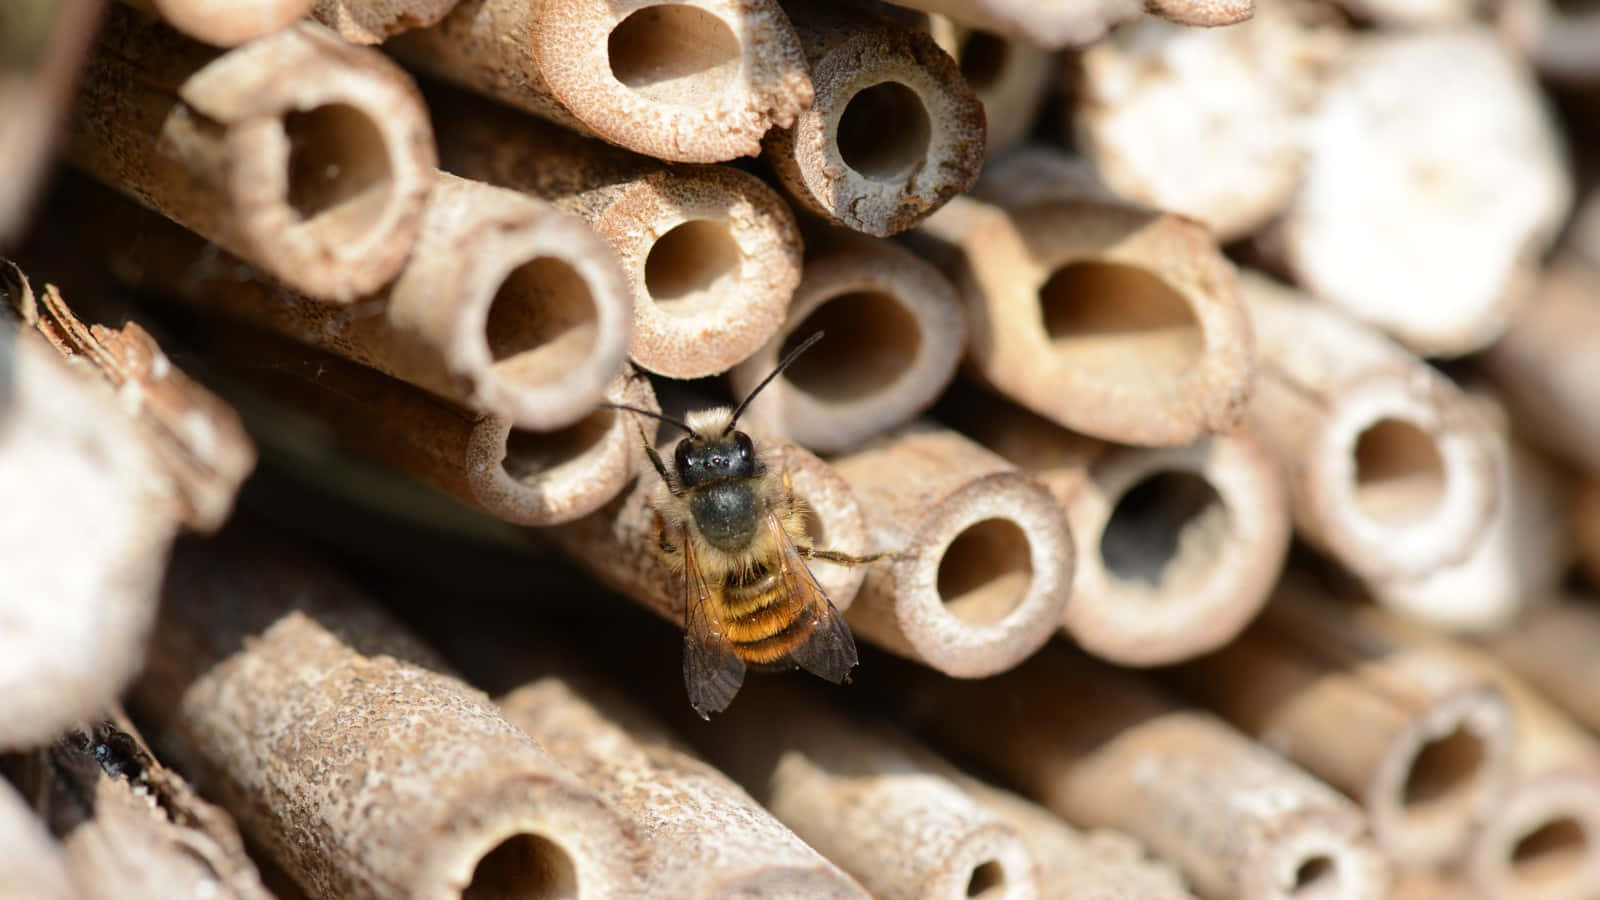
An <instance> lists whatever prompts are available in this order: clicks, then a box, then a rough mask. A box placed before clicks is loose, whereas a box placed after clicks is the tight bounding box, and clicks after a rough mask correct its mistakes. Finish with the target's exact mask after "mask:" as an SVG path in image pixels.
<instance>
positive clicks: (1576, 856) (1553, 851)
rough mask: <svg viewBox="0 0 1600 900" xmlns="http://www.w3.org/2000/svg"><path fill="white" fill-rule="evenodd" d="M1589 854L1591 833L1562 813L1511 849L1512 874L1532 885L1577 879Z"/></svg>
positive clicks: (1527, 835) (1526, 835)
mask: <svg viewBox="0 0 1600 900" xmlns="http://www.w3.org/2000/svg"><path fill="white" fill-rule="evenodd" d="M1588 857H1589V834H1588V832H1587V831H1586V830H1584V827H1583V825H1581V824H1580V823H1579V822H1578V820H1577V819H1574V818H1572V817H1570V816H1562V817H1560V818H1557V819H1552V820H1550V821H1548V822H1545V823H1544V824H1542V825H1540V826H1539V827H1538V828H1535V829H1534V830H1532V831H1530V832H1528V833H1527V834H1525V835H1523V836H1522V838H1521V839H1520V840H1518V841H1517V843H1516V846H1515V847H1513V848H1512V849H1511V859H1510V869H1511V874H1512V876H1513V877H1514V878H1516V879H1517V880H1518V881H1520V882H1522V883H1524V884H1525V885H1527V886H1529V887H1533V886H1535V885H1540V884H1546V883H1551V882H1561V881H1569V880H1573V879H1576V878H1577V877H1578V876H1579V873H1580V872H1581V871H1582V870H1583V869H1584V863H1585V861H1586V860H1587V859H1588Z"/></svg>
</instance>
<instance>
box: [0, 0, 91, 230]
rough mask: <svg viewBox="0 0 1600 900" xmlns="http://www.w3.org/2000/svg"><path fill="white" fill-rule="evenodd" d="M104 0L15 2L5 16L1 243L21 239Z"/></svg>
mask: <svg viewBox="0 0 1600 900" xmlns="http://www.w3.org/2000/svg"><path fill="white" fill-rule="evenodd" d="M104 5H105V4H104V2H103V0H65V2H63V0H11V2H10V3H9V4H8V11H7V12H6V13H4V14H3V15H4V21H0V61H3V62H0V172H4V173H6V176H5V178H4V179H3V180H0V248H9V247H11V246H12V245H13V244H15V243H16V242H17V241H18V240H19V239H20V238H21V236H22V233H23V229H24V228H25V227H26V225H27V223H28V219H29V214H30V212H31V211H32V208H33V204H34V197H35V195H36V194H37V193H38V191H39V189H40V188H41V187H42V186H43V184H44V181H45V178H46V176H47V175H48V174H49V171H50V164H51V162H52V151H53V150H54V149H55V145H56V141H57V138H58V136H59V132H60V130H61V126H62V123H63V120H64V118H65V113H66V111H67V109H68V108H69V104H70V102H71V97H72V90H73V88H74V86H76V84H77V81H78V70H79V67H80V65H81V64H82V62H83V57H84V54H86V53H87V52H88V49H89V45H90V43H91V40H92V39H93V37H94V33H95V25H96V23H97V22H98V21H99V18H100V13H101V10H102V8H103V7H104Z"/></svg>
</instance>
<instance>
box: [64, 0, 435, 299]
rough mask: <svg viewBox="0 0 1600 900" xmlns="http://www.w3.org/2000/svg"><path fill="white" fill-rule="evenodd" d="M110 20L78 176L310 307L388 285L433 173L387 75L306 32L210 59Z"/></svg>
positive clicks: (375, 59)
mask: <svg viewBox="0 0 1600 900" xmlns="http://www.w3.org/2000/svg"><path fill="white" fill-rule="evenodd" d="M108 20H109V21H108V23H107V26H106V29H105V32H104V33H103V34H102V36H101V39H100V44H99V47H98V48H97V52H96V53H95V55H94V56H93V57H92V58H91V60H90V63H89V66H88V69H87V71H86V72H85V74H84V82H83V85H82V89H81V90H80V91H79V97H78V108H77V114H76V115H75V116H74V117H73V119H72V122H73V130H72V141H71V147H70V151H71V158H72V160H73V162H74V163H76V164H77V165H78V166H80V167H81V168H83V169H84V170H86V171H88V172H89V173H90V174H92V175H94V176H95V177H96V178H98V179H100V180H101V181H103V182H106V183H107V184H110V185H111V186H113V187H115V188H117V189H118V190H120V191H122V192H123V193H126V194H128V195H129V196H132V197H134V198H135V199H137V200H138V201H139V202H141V203H143V204H144V205H146V206H148V207H150V208H152V209H154V210H156V211H158V212H160V213H161V214H162V215H165V216H166V217H168V218H170V219H172V220H174V221H176V222H179V223H181V224H182V225H184V226H186V227H188V228H189V229H191V230H193V231H195V232H197V233H199V234H200V235H202V236H204V237H205V238H207V239H208V240H211V241H214V242H216V243H217V244H220V245H221V246H222V247H223V248H225V249H227V250H228V251H229V252H231V253H233V254H235V255H237V256H239V257H241V258H243V259H246V260H249V261H250V262H252V263H254V264H256V265H258V266H260V267H261V268H263V269H265V270H267V271H268V272H271V273H272V274H273V275H274V276H275V277H277V278H279V279H282V280H283V281H284V283H286V284H289V285H292V286H294V287H295V288H296V289H298V290H301V291H304V292H305V293H307V294H309V295H311V296H313V297H317V298H319V299H323V300H328V301H333V302H348V301H350V300H353V299H355V298H356V297H358V296H360V295H362V294H366V293H370V292H371V291H374V290H376V289H377V288H378V287H379V286H381V285H382V284H383V283H384V282H386V281H388V280H389V279H391V278H393V277H394V275H395V273H397V272H398V271H399V270H400V267H401V265H402V264H403V263H404V262H405V259H406V254H408V253H409V252H410V251H411V245H412V243H413V242H414V241H415V240H416V236H417V231H418V229H419V228H420V227H421V220H422V207H423V203H424V202H425V201H426V199H427V193H428V188H429V186H430V185H431V184H432V181H433V169H434V150H433V140H432V138H433V136H432V134H431V133H430V131H429V128H428V118H427V112H426V110H424V109H423V106H422V101H421V98H420V97H419V96H418V95H417V93H416V88H415V86H414V85H413V84H412V83H411V80H410V79H409V78H407V77H406V75H405V73H403V72H401V71H400V69H399V67H397V66H395V65H394V64H393V63H391V62H389V60H388V59H387V58H386V57H384V56H383V54H381V53H378V52H377V51H375V50H368V49H363V48H356V47H351V46H349V45H348V44H345V43H344V42H343V41H341V40H339V38H338V37H336V36H335V35H333V34H332V33H330V32H328V31H327V30H326V29H324V28H322V26H320V25H314V24H309V23H300V24H296V25H292V26H290V27H288V28H285V29H283V30H282V31H278V32H275V33H273V34H270V35H267V36H266V37H263V38H259V39H257V40H255V41H252V42H250V43H249V44H247V45H244V46H242V47H238V48H236V49H234V50H231V51H228V52H226V53H221V54H220V55H219V53H218V52H217V51H215V50H212V49H210V48H207V47H203V46H201V45H199V44H196V43H194V42H192V41H189V40H188V39H186V38H184V37H182V36H180V35H178V34H175V33H173V32H172V31H170V30H169V29H167V28H166V27H165V26H162V25H160V24H157V23H155V22H151V21H148V20H146V19H144V18H143V17H142V16H141V15H139V14H138V13H135V12H132V11H129V10H126V9H121V8H118V7H116V4H113V8H112V9H111V10H110V15H109V16H108Z"/></svg>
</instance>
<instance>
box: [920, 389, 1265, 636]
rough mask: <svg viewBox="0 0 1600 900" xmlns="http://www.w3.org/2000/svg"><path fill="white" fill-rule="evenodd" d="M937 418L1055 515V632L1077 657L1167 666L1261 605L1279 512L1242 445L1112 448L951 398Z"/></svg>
mask: <svg viewBox="0 0 1600 900" xmlns="http://www.w3.org/2000/svg"><path fill="white" fill-rule="evenodd" d="M940 413H941V415H943V416H944V417H945V419H946V421H949V422H950V423H951V424H953V425H955V426H956V427H957V428H959V429H960V430H961V431H962V432H963V433H964V434H967V435H969V436H971V437H972V438H973V439H974V440H977V441H978V442H979V443H981V444H983V445H984V446H986V447H988V448H989V449H990V450H993V451H994V452H996V453H998V454H1000V455H1001V456H1003V457H1005V458H1006V460H1007V461H1009V462H1011V463H1012V464H1014V465H1016V466H1017V467H1018V468H1019V469H1021V470H1022V471H1023V472H1025V473H1027V474H1028V475H1029V476H1031V477H1033V478H1036V479H1038V480H1039V482H1040V483H1041V484H1043V485H1044V486H1045V487H1046V488H1048V489H1049V490H1050V493H1051V494H1052V495H1054V496H1055V498H1056V501H1057V502H1058V503H1060V504H1061V506H1062V507H1063V508H1064V509H1065V510H1066V513H1067V521H1068V523H1069V524H1070V525H1071V528H1072V537H1073V543H1074V545H1075V546H1076V549H1077V553H1076V558H1077V571H1076V573H1075V574H1074V576H1073V579H1074V580H1073V585H1072V599H1071V601H1070V602H1069V603H1068V604H1067V611H1066V617H1065V620H1064V627H1065V631H1066V633H1067V634H1068V636H1070V637H1071V638H1072V639H1073V640H1074V641H1076V642H1077V643H1078V645H1079V646H1080V647H1082V648H1083V649H1085V650H1087V651H1088V652H1090V653H1092V654H1094V655H1095V656H1098V657H1100V658H1102V659H1106V660H1109V661H1111V662H1115V663H1117V664H1119V665H1125V666H1155V665H1168V664H1171V663H1175V662H1180V661H1182V660H1184V659H1188V658H1190V657H1192V656H1196V655H1199V654H1201V653H1208V652H1210V651H1212V650H1215V649H1217V648H1218V647H1221V646H1222V645H1224V644H1226V643H1228V642H1229V641H1231V640H1233V638H1234V637H1235V636H1236V635H1237V634H1238V633H1239V632H1240V631H1241V630H1242V629H1243V628H1244V627H1245V626H1246V625H1247V624H1249V622H1250V620H1251V619H1252V618H1254V617H1255V615H1256V613H1257V612H1258V611H1259V610H1260V609H1261V605H1262V604H1263V603H1265V602H1266V599H1267V595H1268V594H1269V593H1270V592H1271V591H1272V586H1273V584H1274V583H1275V582H1276V581H1277V578H1278V573H1279V572H1280V571H1281V570H1282V568H1283V559H1284V555H1285V553H1286V552H1287V551H1288V549H1289V536H1290V534H1289V532H1290V529H1289V498H1288V492H1287V488H1286V486H1285V485H1284V479H1283V476H1282V475H1281V474H1280V473H1279V471H1278V467H1277V462H1276V460H1275V459H1274V458H1273V457H1272V456H1271V454H1270V453H1268V452H1267V449H1266V447H1265V446H1264V445H1263V444H1262V443H1261V441H1260V440H1258V439H1257V438H1256V437H1255V436H1254V435H1252V434H1250V433H1249V432H1248V431H1245V430H1240V431H1235V432H1232V433H1230V434H1224V435H1216V436H1213V437H1209V438H1203V439H1201V440H1200V441H1198V442H1197V443H1195V444H1192V445H1190V446H1188V447H1174V448H1154V449H1150V448H1127V447H1115V446H1112V445H1109V444H1104V443H1101V442H1100V441H1096V440H1093V439H1090V438H1084V437H1079V436H1077V435H1074V434H1072V433H1071V432H1068V431H1066V430H1065V429H1063V428H1061V427H1060V426H1058V425H1056V424H1054V423H1052V422H1048V421H1046V420H1044V419H1041V418H1039V417H1038V416H1035V415H1033V414H1032V413H1029V412H1027V411H1026V410H1023V409H1021V408H1020V407H1017V406H1014V405H1012V404H1010V403H1007V402H1006V401H1004V400H1000V399H998V398H994V397H991V396H990V395H988V394H987V393H983V392H978V391H971V392H967V393H964V394H956V393H952V395H950V396H949V397H948V399H947V402H946V403H944V404H943V405H941V407H940Z"/></svg>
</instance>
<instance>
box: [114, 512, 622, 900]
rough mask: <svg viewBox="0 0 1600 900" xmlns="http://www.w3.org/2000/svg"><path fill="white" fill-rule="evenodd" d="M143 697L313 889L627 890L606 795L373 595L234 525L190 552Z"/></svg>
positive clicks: (163, 735)
mask: <svg viewBox="0 0 1600 900" xmlns="http://www.w3.org/2000/svg"><path fill="white" fill-rule="evenodd" d="M164 600H165V606H164V610H163V618H162V624H161V628H160V629H158V637H157V648H158V649H157V651H156V653H155V654H154V658H155V659H156V660H158V662H157V663H156V664H154V665H153V666H152V667H151V668H150V669H149V670H148V671H147V672H146V674H145V677H144V679H143V681H142V682H141V683H140V685H139V688H138V690H137V693H136V695H135V702H136V705H137V708H138V710H139V711H140V712H142V713H143V716H144V719H143V720H144V721H146V722H149V723H151V724H152V726H153V733H152V739H153V742H154V743H155V744H156V745H157V746H158V747H164V748H170V749H169V753H170V755H171V756H172V757H173V758H174V759H175V760H176V761H178V762H180V763H181V764H182V765H183V767H184V769H185V771H188V772H190V773H192V774H193V775H194V776H195V778H196V779H197V781H199V782H200V786H201V787H202V789H205V790H206V791H207V792H208V793H209V794H210V795H212V796H215V797H217V798H218V799H219V801H220V802H221V803H222V805H223V806H225V807H226V808H227V809H228V810H229V811H230V812H231V813H232V814H233V815H234V816H235V817H236V818H237V819H238V821H239V823H240V825H241V826H242V827H243V829H244V830H245V832H246V833H247V834H248V835H249V836H250V837H251V838H252V839H253V840H254V841H255V842H256V843H257V844H258V845H260V846H261V847H262V848H263V849H264V850H265V852H266V853H267V854H268V855H269V856H270V857H271V858H272V860H273V861H274V862H275V863H276V864H277V865H279V866H280V867H282V868H283V869H284V871H286V872H287V873H289V874H290V875H291V876H293V878H294V880H295V882H296V883H297V884H298V885H299V886H300V888H301V889H302V890H304V891H306V892H307V893H308V894H309V895H311V896H312V897H318V898H322V897H326V898H335V897H339V898H344V897H383V896H393V895H397V894H404V895H405V896H409V897H418V898H440V900H457V898H464V897H474V896H484V895H488V896H508V895H514V896H563V897H570V896H580V895H581V896H599V897H611V896H618V895H619V894H620V893H621V892H622V891H624V890H625V889H627V888H628V887H629V886H630V885H631V884H632V882H633V879H634V877H635V872H634V864H635V860H636V854H637V852H638V848H637V847H636V846H635V844H634V842H633V839H632V838H631V837H630V836H629V833H628V831H627V827H626V825H625V824H624V823H623V822H622V820H621V819H620V818H619V817H618V816H617V815H616V813H615V812H614V811H612V810H611V809H610V808H609V807H608V806H607V805H606V804H605V803H604V802H603V801H602V800H601V799H600V798H599V797H597V796H596V795H595V794H594V793H593V792H592V791H590V790H589V789H588V788H587V787H585V786H584V785H583V784H582V783H581V782H580V781H579V780H578V779H577V778H576V777H575V776H573V775H572V774H571V773H570V772H568V771H567V770H566V769H565V768H563V767H562V766H561V765H560V764H559V763H558V762H557V761H556V760H555V759H553V758H552V757H551V756H550V755H549V754H548V753H546V752H545V751H544V750H543V749H542V748H540V747H539V745H538V744H536V743H535V742H534V741H533V740H532V739H530V738H529V737H528V736H527V735H526V734H524V733H523V732H522V731H521V730H519V729H518V728H516V726H514V725H512V724H511V723H509V722H507V721H506V720H505V719H504V718H503V717H501V716H500V714H499V713H498V712H497V711H496V710H495V708H494V706H493V704H491V703H490V702H489V700H488V698H487V697H485V696H484V695H483V694H482V693H480V692H479V691H477V690H475V689H473V688H471V687H469V686H468V685H467V684H466V683H464V682H462V681H460V680H459V679H457V678H456V677H454V676H453V675H451V674H449V673H448V672H447V671H446V670H445V668H444V666H443V664H442V663H440V662H439V661H437V659H436V658H435V657H434V656H433V654H432V652H431V651H429V650H427V649H426V648H425V647H423V646H422V645H421V644H420V643H419V642H418V641H416V639H414V638H412V637H411V636H410V635H409V634H407V633H405V632H404V631H402V630H401V629H400V627H399V626H398V625H397V624H395V623H394V622H393V621H391V620H390V619H388V618H387V616H386V614H385V613H383V612H382V611H380V610H379V609H378V608H377V607H376V606H375V605H374V604H373V603H372V602H371V601H370V600H369V599H367V598H366V597H365V596H363V595H361V594H359V593H358V592H356V591H355V590H353V589H352V588H350V587H348V586H347V585H345V584H344V583H343V582H341V581H339V580H338V579H337V578H335V577H333V576H331V575H329V574H328V573H327V572H326V571H324V570H322V569H320V568H318V567H317V566H316V565H315V564H312V563H310V562H309V561H307V560H305V559H303V558H300V557H297V556H295V555H294V554H293V553H292V552H290V551H287V550H285V549H284V548H283V547H281V546H276V545H273V544H270V543H266V542H264V541H262V540H260V539H259V537H253V536H251V535H249V534H241V533H234V534H231V535H227V536H224V537H223V538H221V539H219V540H215V541H211V542H192V543H189V544H188V545H186V546H183V547H181V548H180V549H179V550H178V552H177V553H176V554H175V556H174V559H173V563H172V568H171V570H170V571H169V574H168V578H167V584H166V588H165V591H164Z"/></svg>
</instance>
